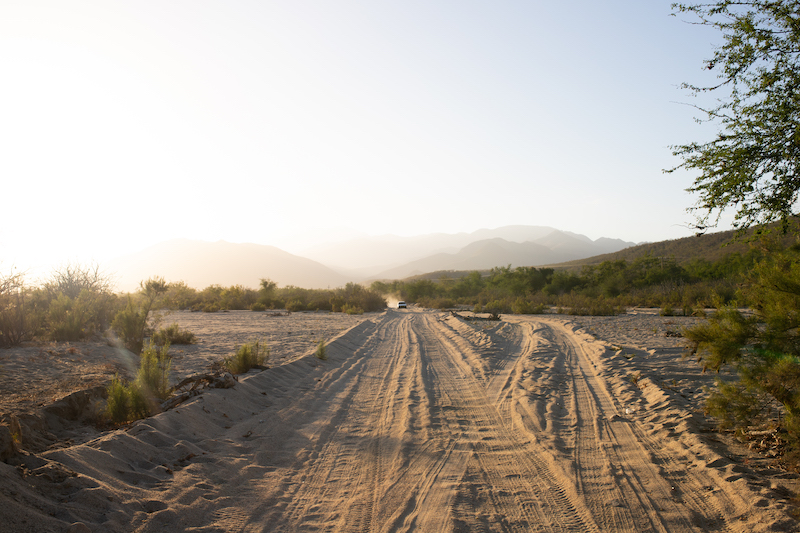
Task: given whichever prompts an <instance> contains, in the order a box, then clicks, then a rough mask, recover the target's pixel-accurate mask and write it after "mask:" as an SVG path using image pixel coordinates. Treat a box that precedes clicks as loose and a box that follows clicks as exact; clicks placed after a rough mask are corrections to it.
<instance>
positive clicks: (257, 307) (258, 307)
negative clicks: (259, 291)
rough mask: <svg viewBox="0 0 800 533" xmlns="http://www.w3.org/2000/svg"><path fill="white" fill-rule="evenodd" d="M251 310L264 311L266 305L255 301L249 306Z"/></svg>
mask: <svg viewBox="0 0 800 533" xmlns="http://www.w3.org/2000/svg"><path fill="white" fill-rule="evenodd" d="M250 310H251V311H266V310H267V305H266V304H265V303H263V302H255V303H253V305H251V306H250Z"/></svg>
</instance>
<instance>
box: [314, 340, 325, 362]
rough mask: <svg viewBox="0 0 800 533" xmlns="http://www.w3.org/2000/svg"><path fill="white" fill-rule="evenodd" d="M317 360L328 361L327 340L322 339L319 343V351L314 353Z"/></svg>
mask: <svg viewBox="0 0 800 533" xmlns="http://www.w3.org/2000/svg"><path fill="white" fill-rule="evenodd" d="M314 355H315V356H316V358H317V359H320V360H321V361H326V360H327V359H328V347H327V346H326V345H325V339H320V340H319V342H318V343H317V349H316V351H315V352H314Z"/></svg>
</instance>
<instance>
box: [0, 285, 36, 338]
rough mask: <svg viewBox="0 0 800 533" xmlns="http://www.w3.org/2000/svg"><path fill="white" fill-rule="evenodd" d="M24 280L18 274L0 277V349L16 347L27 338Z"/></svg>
mask: <svg viewBox="0 0 800 533" xmlns="http://www.w3.org/2000/svg"><path fill="white" fill-rule="evenodd" d="M26 295H27V291H26V290H25V278H24V276H23V275H22V274H20V273H16V274H14V273H11V274H8V275H0V347H2V348H8V347H10V346H16V345H18V344H19V343H21V342H22V341H23V340H25V339H26V338H27V337H28V336H29V326H30V325H29V324H28V320H27V317H26V312H25V296H26Z"/></svg>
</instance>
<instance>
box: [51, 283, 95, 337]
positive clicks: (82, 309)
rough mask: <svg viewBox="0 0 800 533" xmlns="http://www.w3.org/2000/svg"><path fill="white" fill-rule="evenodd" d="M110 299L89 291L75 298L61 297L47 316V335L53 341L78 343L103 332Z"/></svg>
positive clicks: (55, 300)
mask: <svg viewBox="0 0 800 533" xmlns="http://www.w3.org/2000/svg"><path fill="white" fill-rule="evenodd" d="M109 297H110V295H107V294H95V293H91V292H89V291H88V290H87V289H84V290H82V291H81V293H80V294H79V295H78V296H77V297H74V298H72V297H69V296H67V295H66V294H63V293H61V294H58V295H57V296H56V297H55V298H54V299H52V300H51V301H50V305H49V306H48V309H47V313H46V315H45V316H46V331H47V336H48V337H49V338H50V340H54V341H79V340H83V339H85V338H87V337H90V336H91V335H92V334H94V333H96V332H99V331H102V330H103V329H105V326H106V324H107V323H106V320H107V316H108V314H109V310H110V298H109Z"/></svg>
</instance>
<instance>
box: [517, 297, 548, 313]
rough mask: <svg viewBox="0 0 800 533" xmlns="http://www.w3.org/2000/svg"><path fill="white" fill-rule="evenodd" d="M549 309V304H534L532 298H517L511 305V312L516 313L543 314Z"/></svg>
mask: <svg viewBox="0 0 800 533" xmlns="http://www.w3.org/2000/svg"><path fill="white" fill-rule="evenodd" d="M546 311H547V305H545V304H534V303H533V302H531V301H530V300H525V299H523V298H517V299H516V300H515V301H514V303H513V304H512V305H511V312H512V313H514V314H516V315H541V314H542V313H544V312H546Z"/></svg>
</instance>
